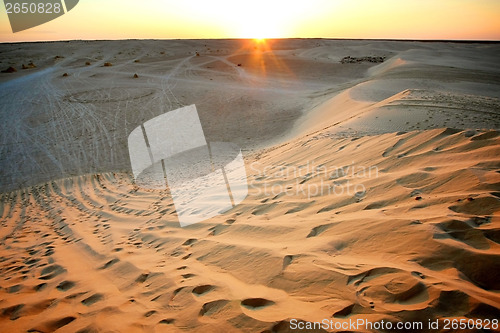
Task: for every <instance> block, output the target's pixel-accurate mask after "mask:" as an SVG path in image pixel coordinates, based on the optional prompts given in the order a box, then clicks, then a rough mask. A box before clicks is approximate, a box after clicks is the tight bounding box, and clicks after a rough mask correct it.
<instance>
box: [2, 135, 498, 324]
mask: <svg viewBox="0 0 500 333" xmlns="http://www.w3.org/2000/svg"><path fill="white" fill-rule="evenodd" d="M499 152H500V136H499V135H498V133H497V132H494V131H489V132H479V131H459V130H454V129H436V130H430V131H423V132H408V133H392V134H384V135H380V136H376V137H362V138H348V139H338V138H334V137H331V136H330V135H328V133H327V132H324V133H320V134H318V135H316V136H309V137H305V138H302V139H297V140H294V141H292V142H290V143H288V144H285V145H282V146H279V147H275V148H273V149H268V150H265V151H262V152H260V153H259V154H254V155H251V156H248V157H247V159H248V161H247V162H249V163H255V164H254V167H253V168H252V169H251V170H249V172H248V173H249V175H250V179H249V183H250V184H251V186H250V193H249V196H248V198H247V199H246V200H245V201H244V202H243V203H242V204H241V205H239V206H237V207H236V208H234V209H232V210H231V211H229V212H227V213H225V214H224V215H221V216H218V217H215V218H212V219H210V220H208V221H206V222H204V223H199V224H195V225H192V226H189V227H187V228H180V227H179V225H178V223H177V222H176V216H175V209H174V207H173V204H172V202H171V200H170V197H169V194H168V193H167V192H166V191H153V190H142V189H139V188H137V187H135V186H134V185H133V183H132V179H131V176H130V175H128V174H124V173H111V172H110V173H102V174H93V175H90V174H89V175H84V176H79V177H73V178H65V179H60V180H57V181H51V182H48V183H45V184H42V185H39V186H35V187H28V188H25V189H23V190H18V191H15V192H11V193H5V194H2V195H1V199H0V217H1V229H0V242H1V247H0V276H1V278H0V327H2V330H4V331H6V332H14V331H23V332H25V331H29V332H52V331H56V330H57V331H58V332H101V331H102V332H106V331H110V330H114V331H119V332H165V331H168V332H287V331H288V328H289V321H290V320H291V319H292V318H297V319H301V320H307V321H317V320H321V319H323V318H329V319H333V320H344V319H345V318H347V317H350V318H367V317H370V318H372V319H373V320H377V319H384V320H392V321H396V320H407V321H409V320H413V321H415V320H421V321H425V322H427V320H428V319H436V318H444V317H451V318H455V317H456V318H461V317H463V316H466V317H470V318H490V319H491V318H498V317H499V307H500V297H499V296H498V290H500V284H499V281H500V276H499V274H500V273H499V272H500V245H499V242H500V237H499V236H500V228H499V226H500V220H499V212H500V199H499V198H500V193H499V191H498V190H499V185H498V184H500V157H499V156H500V154H499ZM312 157H314V160H315V163H316V165H322V166H327V167H329V170H333V167H334V166H339V167H345V166H348V165H350V164H351V162H352V161H355V164H356V163H357V164H358V165H372V166H377V167H378V170H379V173H378V176H377V177H371V178H366V177H365V178H361V177H357V175H356V174H351V173H349V172H346V173H345V174H344V175H337V176H334V177H331V179H330V178H328V182H329V183H331V184H334V183H335V184H336V185H340V184H346V182H348V181H350V182H352V183H353V184H356V183H360V182H363V184H364V186H366V192H365V193H364V194H362V195H361V194H357V195H352V194H351V195H348V194H344V195H340V194H325V193H323V194H318V195H315V196H312V197H310V198H307V197H305V196H304V195H303V194H302V192H300V191H292V190H290V191H289V192H288V193H289V194H288V195H283V194H278V195H274V194H266V193H265V192H264V191H263V189H264V187H265V186H268V187H269V186H272V185H277V184H281V185H283V186H286V188H293V187H294V186H305V185H307V184H309V185H312V184H319V183H320V181H325V179H324V178H323V176H322V175H321V174H317V173H314V172H312V173H311V172H309V173H303V174H298V175H296V177H286V176H284V175H283V176H279V174H278V173H274V172H273V170H275V169H274V168H276V170H277V169H278V168H279V167H280V166H282V165H283V161H286V163H287V165H288V166H290V165H296V166H301V165H302V166H303V164H304V161H306V160H308V159H310V158H312ZM256 165H260V166H261V167H262V169H258V167H256ZM258 170H260V171H258ZM263 170H266V172H263ZM330 176H331V175H330ZM358 176H359V175H358ZM294 193H296V195H295V194H294Z"/></svg>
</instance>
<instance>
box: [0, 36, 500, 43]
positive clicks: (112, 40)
mask: <svg viewBox="0 0 500 333" xmlns="http://www.w3.org/2000/svg"><path fill="white" fill-rule="evenodd" d="M256 39H263V40H294V39H296V40H307V39H310V40H344V41H347V40H350V41H386V42H424V43H425V42H427V43H440V42H441V43H484V44H494V43H500V39H499V40H494V39H407V38H344V37H276V38H249V37H247V38H238V37H227V38H120V39H61V40H34V41H0V44H21V43H61V42H63V43H68V42H119V41H168V40H193V41H196V40H221V41H222V40H256Z"/></svg>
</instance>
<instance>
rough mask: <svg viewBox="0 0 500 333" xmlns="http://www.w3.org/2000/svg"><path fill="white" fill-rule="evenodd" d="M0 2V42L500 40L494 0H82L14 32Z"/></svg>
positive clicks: (498, 6) (499, 8)
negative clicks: (62, 12)
mask: <svg viewBox="0 0 500 333" xmlns="http://www.w3.org/2000/svg"><path fill="white" fill-rule="evenodd" d="M20 1H21V0H20ZM23 1H29V0H23ZM0 2H2V4H1V5H0V42H14V41H52V40H73V39H86V40H92V39H179V38H180V39H182V38H196V39H198V38H199V39H204V38H296V37H297V38H362V39H365V38H366V39H372V38H373V39H449V40H500V0H404V1H403V0H348V1H347V0H288V1H282V0H247V1H238V0H135V1H133V0H80V2H79V3H78V5H77V6H76V7H75V8H74V9H73V10H71V11H69V12H67V13H66V14H65V15H63V16H61V17H59V18H57V19H55V20H53V21H50V22H47V23H45V24H42V25H40V26H37V27H34V28H31V29H28V30H25V31H21V32H17V33H12V30H11V27H10V24H9V19H8V17H7V14H6V10H5V7H4V4H3V0H1V1H0Z"/></svg>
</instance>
